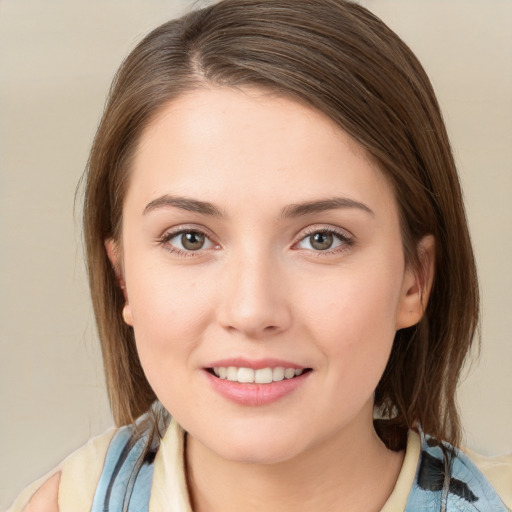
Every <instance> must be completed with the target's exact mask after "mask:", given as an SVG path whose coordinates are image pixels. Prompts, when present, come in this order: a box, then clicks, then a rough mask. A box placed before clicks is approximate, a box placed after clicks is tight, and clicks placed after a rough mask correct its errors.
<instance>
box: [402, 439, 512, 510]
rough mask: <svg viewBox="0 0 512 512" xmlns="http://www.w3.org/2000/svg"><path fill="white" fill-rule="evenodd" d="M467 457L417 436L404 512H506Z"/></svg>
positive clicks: (494, 492) (492, 490)
mask: <svg viewBox="0 0 512 512" xmlns="http://www.w3.org/2000/svg"><path fill="white" fill-rule="evenodd" d="M507 510H508V509H507V508H506V507H505V505H504V503H503V502H502V501H501V499H500V497H499V496H498V494H497V493H496V491H495V490H494V489H493V487H492V486H491V484H490V483H489V481H488V480H487V479H486V478H485V477H484V475H482V473H481V472H480V470H479V469H478V468H477V467H476V466H475V465H474V464H473V462H472V461H471V460H470V459H469V457H468V456H467V455H465V454H464V453H462V452H461V451H459V450H457V449H456V448H454V447H453V446H451V445H449V444H448V443H439V442H437V441H436V440H434V439H432V438H431V437H429V436H424V435H423V434H421V454H420V460H419V463H418V468H417V470H416V478H415V479H414V484H413V487H412V489H411V493H410V494H409V498H408V500H407V505H406V507H405V512H430V511H432V512H434V511H436V512H437V511H440V512H459V511H460V512H462V511H463V512H477V511H479V512H507Z"/></svg>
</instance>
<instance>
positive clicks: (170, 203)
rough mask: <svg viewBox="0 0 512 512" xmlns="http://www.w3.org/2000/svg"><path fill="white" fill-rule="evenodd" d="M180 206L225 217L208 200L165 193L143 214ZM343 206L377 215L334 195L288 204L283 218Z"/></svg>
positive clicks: (151, 203) (284, 209)
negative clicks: (327, 197)
mask: <svg viewBox="0 0 512 512" xmlns="http://www.w3.org/2000/svg"><path fill="white" fill-rule="evenodd" d="M168 207H172V208H179V209H181V210H186V211H189V212H194V213H199V214H202V215H209V216H211V217H224V216H225V214H224V213H223V212H222V211H221V210H220V209H219V208H217V207H216V206H215V205H213V204H212V203H209V202H207V201H199V200H197V199H191V198H188V197H177V196H171V195H168V194H165V195H163V196H160V197H158V198H157V199H153V201H151V202H149V203H148V204H147V205H146V207H145V208H144V211H143V212H142V213H143V215H146V214H147V213H149V212H151V211H153V210H157V209H159V208H168ZM343 208H355V209H358V210H362V211H364V212H366V213H369V214H370V215H372V216H375V213H374V212H373V210H371V208H369V207H368V206H367V205H365V204H364V203H361V202H360V201H356V200H354V199H349V198H348V197H333V198H329V199H321V200H318V201H307V202H304V203H294V204H290V205H288V206H286V207H285V208H283V210H282V211H281V218H290V217H300V216H301V215H310V214H312V213H319V212H324V211H328V210H337V209H343Z"/></svg>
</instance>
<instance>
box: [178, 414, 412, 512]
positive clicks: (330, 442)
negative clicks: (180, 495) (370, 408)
mask: <svg viewBox="0 0 512 512" xmlns="http://www.w3.org/2000/svg"><path fill="white" fill-rule="evenodd" d="M367 424H368V423H367ZM351 430H353V429H347V431H344V432H340V433H337V434H336V435H335V436H333V437H331V438H329V439H326V440H324V441H323V442H321V443H320V444H318V445H316V446H314V447H311V448H309V449H308V450H306V451H304V452H302V453H301V454H300V455H299V456H297V457H295V458H294V459H293V460H286V461H283V462H279V463H273V464H248V463H244V462H238V461H232V460H226V459H224V458H221V457H219V456H218V455H217V454H215V453H213V452H212V451H211V450H209V449H208V448H207V447H205V446H204V445H202V444H201V443H200V442H199V441H197V440H195V439H193V438H192V437H191V436H188V437H187V448H186V454H187V456H186V460H187V479H188V485H189V492H190V496H191V501H192V508H193V510H194V512H221V511H222V512H235V511H237V512H238V511H239V510H251V511H254V512H260V511H265V512H266V511H268V510H279V511H281V512H288V511H290V512H291V511H293V512H301V511H306V510H307V511H308V512H309V511H311V510H332V511H338V510H340V511H341V510H343V511H344V512H356V511H365V512H371V511H379V510H380V509H381V508H382V507H383V505H384V504H385V502H386V500H387V498H388V497H389V495H390V494H391V491H392V490H393V487H394V485H395V482H396V480H397V478H398V474H399V472H400V468H401V465H402V461H403V453H401V452H399V453H396V452H392V451H390V450H388V449H387V448H386V447H385V445H384V444H383V443H382V441H381V440H380V439H379V437H378V436H377V434H376V433H375V431H374V429H373V426H372V425H371V422H370V426H369V427H368V428H367V429H366V430H364V431H361V429H359V430H357V435H354V432H351Z"/></svg>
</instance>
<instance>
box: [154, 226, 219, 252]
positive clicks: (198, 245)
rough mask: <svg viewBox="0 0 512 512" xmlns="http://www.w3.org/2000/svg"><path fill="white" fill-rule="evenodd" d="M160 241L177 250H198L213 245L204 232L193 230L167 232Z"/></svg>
mask: <svg viewBox="0 0 512 512" xmlns="http://www.w3.org/2000/svg"><path fill="white" fill-rule="evenodd" d="M162 242H163V243H164V244H166V245H168V246H170V247H171V248H172V249H174V250H176V251H178V252H179V251H182V252H192V251H199V250H201V249H210V248H212V247H213V246H214V244H213V242H212V241H211V240H210V239H209V238H208V237H207V236H206V235H205V234H204V233H201V232H200V231H194V230H188V231H180V232H178V233H168V234H167V235H165V237H164V238H163V240H162Z"/></svg>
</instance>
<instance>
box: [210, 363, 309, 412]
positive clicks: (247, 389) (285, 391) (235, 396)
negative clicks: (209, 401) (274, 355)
mask: <svg viewBox="0 0 512 512" xmlns="http://www.w3.org/2000/svg"><path fill="white" fill-rule="evenodd" d="M205 373H206V375H207V377H208V379H209V381H210V384H211V386H212V387H213V389H214V390H215V391H216V392H217V393H219V394H220V395H222V396H223V397H225V398H227V399H229V400H231V401H233V402H236V403H238V404H241V405H251V406H256V405H267V404H271V403H272V402H276V401H277V400H279V399H281V398H283V397H285V396H287V395H289V394H290V393H293V392H294V391H295V390H296V389H297V388H299V387H300V386H301V385H302V384H303V383H304V382H305V381H306V379H307V378H308V376H309V375H310V374H311V373H312V372H310V371H309V372H306V373H303V374H302V375H299V376H297V377H294V378H293V379H284V380H281V381H278V382H271V383H269V384H242V383H240V382H236V381H230V380H227V379H219V378H218V377H216V376H215V375H212V374H211V373H210V372H208V371H206V370H205Z"/></svg>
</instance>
